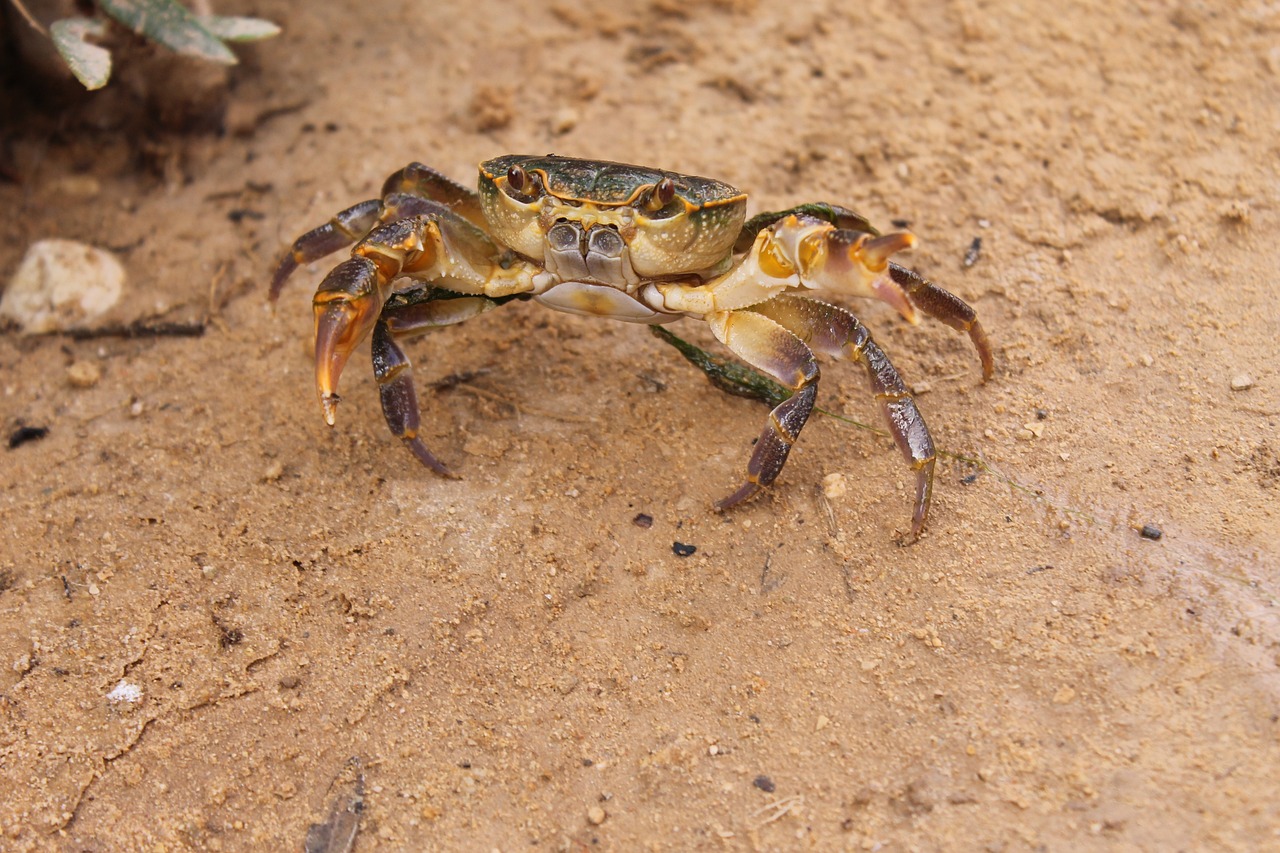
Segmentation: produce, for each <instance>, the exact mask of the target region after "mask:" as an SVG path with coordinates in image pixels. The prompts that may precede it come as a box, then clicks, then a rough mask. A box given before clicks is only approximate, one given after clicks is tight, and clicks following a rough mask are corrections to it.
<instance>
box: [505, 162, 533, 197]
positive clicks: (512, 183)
mask: <svg viewBox="0 0 1280 853" xmlns="http://www.w3.org/2000/svg"><path fill="white" fill-rule="evenodd" d="M528 182H529V173H528V172H526V171H525V170H524V169H521V168H520V167H519V166H512V167H511V168H510V169H507V186H509V187H511V189H513V190H515V191H516V192H521V191H523V190H524V185H525V184H527V183H528Z"/></svg>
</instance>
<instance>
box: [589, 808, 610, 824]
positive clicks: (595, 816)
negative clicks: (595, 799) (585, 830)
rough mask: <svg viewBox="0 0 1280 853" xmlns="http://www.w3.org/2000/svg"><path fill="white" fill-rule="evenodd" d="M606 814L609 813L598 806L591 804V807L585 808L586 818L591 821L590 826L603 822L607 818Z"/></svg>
mask: <svg viewBox="0 0 1280 853" xmlns="http://www.w3.org/2000/svg"><path fill="white" fill-rule="evenodd" d="M608 816H609V813H608V812H606V811H605V810H604V809H602V808H600V807H599V806H592V807H591V808H589V809H587V820H589V821H590V822H591V825H592V826H599V825H600V824H602V823H604V819H605V818H607V817H608Z"/></svg>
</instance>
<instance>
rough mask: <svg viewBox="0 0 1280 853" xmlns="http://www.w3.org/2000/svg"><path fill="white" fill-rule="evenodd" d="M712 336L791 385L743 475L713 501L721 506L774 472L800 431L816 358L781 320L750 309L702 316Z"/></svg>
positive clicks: (813, 393)
mask: <svg viewBox="0 0 1280 853" xmlns="http://www.w3.org/2000/svg"><path fill="white" fill-rule="evenodd" d="M707 323H708V324H709V325H710V326H711V331H712V333H713V334H714V335H715V336H716V338H717V339H718V340H719V341H720V342H721V343H722V344H724V345H725V346H726V347H728V348H729V349H730V350H731V351H732V352H733V354H734V355H736V356H738V357H739V358H741V359H742V360H743V361H745V362H747V363H748V364H750V365H751V366H752V367H755V368H756V369H758V370H762V371H764V372H765V373H767V374H769V375H770V376H772V377H773V378H774V379H777V380H778V381H779V382H781V383H782V384H783V385H785V386H786V387H788V388H791V389H793V390H794V391H795V393H794V394H792V395H791V396H790V397H788V398H787V399H786V400H784V401H782V402H781V403H780V404H778V406H777V407H776V408H774V410H773V411H772V412H770V413H769V423H767V424H766V425H765V428H764V432H762V433H761V434H760V440H759V441H757V442H756V449H755V451H754V452H753V453H752V454H751V460H750V461H749V462H748V463H747V481H746V482H745V483H743V484H742V486H741V487H740V488H739V489H738V490H737V491H736V492H734V493H733V494H731V495H729V496H728V497H726V498H724V499H723V500H721V501H718V502H717V503H716V508H717V509H720V510H725V509H728V508H729V507H731V506H734V505H735V504H739V503H741V502H742V501H745V500H747V499H748V498H750V497H752V496H754V495H755V494H756V493H757V492H759V491H760V489H761V488H763V487H765V486H768V485H769V484H770V483H772V482H773V481H774V480H775V479H777V477H778V473H779V472H780V471H782V466H783V465H784V464H786V461H787V454H789V453H790V452H791V446H792V445H793V444H795V443H796V439H798V438H799V437H800V430H801V429H803V428H804V424H805V421H807V420H808V419H809V413H810V412H811V411H813V401H814V399H815V398H816V397H817V394H818V360H817V359H816V358H814V357H813V353H812V352H811V351H810V350H809V348H808V347H807V346H805V345H804V343H803V342H802V341H801V340H800V339H799V338H797V337H796V336H795V335H793V334H792V333H791V332H789V331H787V330H786V329H785V328H783V327H782V326H781V325H780V324H778V323H775V322H774V321H773V320H771V319H769V318H768V317H765V316H764V315H762V314H756V313H752V312H749V311H721V312H719V313H716V314H712V315H710V316H708V317H707Z"/></svg>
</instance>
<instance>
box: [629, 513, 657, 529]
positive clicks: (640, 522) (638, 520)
mask: <svg viewBox="0 0 1280 853" xmlns="http://www.w3.org/2000/svg"><path fill="white" fill-rule="evenodd" d="M631 523H632V524H634V525H635V526H636V527H640V528H643V529H645V530H648V529H649V528H650V527H653V516H652V515H647V514H645V513H643V512H641V513H637V514H636V517H635V518H633V519H631Z"/></svg>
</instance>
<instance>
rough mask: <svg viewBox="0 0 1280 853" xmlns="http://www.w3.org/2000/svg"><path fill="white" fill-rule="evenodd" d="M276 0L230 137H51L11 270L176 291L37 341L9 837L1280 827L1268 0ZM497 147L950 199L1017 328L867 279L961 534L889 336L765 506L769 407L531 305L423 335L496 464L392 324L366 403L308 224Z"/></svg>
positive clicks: (23, 145)
mask: <svg viewBox="0 0 1280 853" xmlns="http://www.w3.org/2000/svg"><path fill="white" fill-rule="evenodd" d="M228 5H229V6H231V7H233V8H230V9H228V11H240V12H252V13H255V14H258V15H260V16H262V17H266V18H270V19H272V20H274V21H277V22H278V23H280V24H281V25H282V26H283V27H284V32H283V34H282V35H281V36H280V37H279V38H278V39H276V40H274V41H270V42H265V43H262V44H261V45H258V46H255V47H251V48H247V49H241V56H242V59H243V62H242V64H241V65H240V66H239V67H238V68H237V69H235V71H234V72H233V77H232V81H233V89H232V105H231V107H230V113H229V115H228V118H227V122H226V125H225V126H226V132H224V133H221V134H203V135H190V136H179V135H176V134H172V133H166V132H155V131H136V132H135V131H134V130H130V129H128V128H127V127H126V128H117V129H114V130H113V129H103V128H101V127H85V128H75V127H72V126H70V125H68V124H67V123H66V122H63V121H61V120H53V119H49V118H45V119H36V118H33V119H32V120H31V121H30V122H29V123H27V122H24V126H23V127H21V128H19V127H16V126H12V125H11V126H9V127H7V128H6V129H5V142H4V146H3V149H2V156H3V161H4V169H3V173H2V174H0V209H3V211H4V212H5V213H4V215H3V216H0V235H2V237H3V239H0V270H3V271H4V273H5V275H6V276H7V275H8V273H9V272H10V271H11V270H12V269H13V268H15V267H16V265H17V262H18V260H19V259H20V257H21V255H22V253H23V252H24V251H25V248H26V247H27V246H28V245H29V244H30V243H31V242H32V241H34V240H36V239H39V238H43V237H55V236H56V237H68V238H74V239H80V240H84V241H87V242H90V243H94V244H96V245H100V246H105V247H108V248H112V249H114V250H115V251H117V252H118V253H119V254H120V256H121V257H122V259H123V261H124V262H125V264H126V267H127V268H128V271H129V275H130V292H129V296H128V299H127V303H128V304H126V305H123V306H121V307H120V309H118V315H119V316H115V317H114V318H109V319H110V320H111V322H115V323H121V324H125V326H126V327H128V326H129V324H138V323H140V324H142V325H143V326H146V327H153V328H152V332H153V333H149V334H141V335H134V336H127V335H122V334H108V335H100V336H96V337H89V338H73V337H71V336H66V335H51V336H42V337H36V338H31V337H25V336H22V335H20V334H18V333H17V332H16V331H14V330H12V329H10V330H8V331H6V332H4V333H3V334H0V425H2V426H3V428H4V430H5V434H4V436H3V438H6V439H8V442H7V443H6V444H4V445H3V446H0V790H4V791H5V792H6V793H5V794H4V796H3V797H0V847H3V848H4V849H6V850H28V849H32V850H42V849H62V850H77V851H80V850H115V849H154V850H185V849H193V850H253V849H263V850H267V849H271V850H279V849H300V848H301V847H302V846H303V844H304V840H305V839H307V838H308V829H309V827H311V826H312V825H313V824H324V823H325V822H326V821H329V820H330V818H335V817H336V820H334V821H333V824H332V826H331V828H330V830H313V831H312V832H311V837H312V843H313V846H318V845H320V844H321V842H322V841H324V840H325V839H326V838H327V839H328V840H329V842H330V843H331V846H332V847H334V849H342V848H341V844H342V843H344V842H343V841H342V839H343V838H345V837H347V836H345V835H344V828H345V830H347V831H349V830H350V829H351V828H352V826H354V827H355V829H356V832H357V835H356V841H355V844H356V849H359V850H432V849H438V850H449V849H457V850H462V849H486V850H487V849H499V850H544V849H545V850H587V849H601V850H635V849H654V850H700V849H730V850H755V849H760V850H783V849H800V848H812V849H820V850H831V849H842V848H851V849H889V850H911V849H923V850H930V849H952V850H956V849H990V850H1021V849H1047V850H1065V849H1071V850H1087V849H1125V850H1129V849H1135V850H1136V849H1174V848H1186V849H1231V850H1257V849H1263V848H1266V847H1271V846H1274V845H1277V844H1280V836H1278V833H1280V818H1278V817H1277V813H1276V803H1277V802H1280V776H1277V773H1276V770H1275V768H1276V767H1277V766H1280V722H1278V719H1280V717H1278V715H1280V612H1278V611H1277V604H1276V601H1277V598H1278V597H1280V561H1278V559H1277V555H1278V554H1280V547H1278V545H1277V535H1278V534H1280V522H1278V520H1277V507H1278V506H1280V461H1278V459H1280V432H1278V431H1277V424H1278V423H1280V373H1278V371H1277V364H1280V358H1278V356H1280V352H1278V351H1280V346H1278V345H1277V341H1278V340H1280V293H1278V291H1277V284H1276V270H1277V269H1280V249H1277V246H1280V212H1278V210H1277V199H1278V198H1280V174H1278V167H1280V146H1278V145H1277V139H1280V52H1278V51H1280V48H1277V47H1276V44H1277V37H1278V36H1280V11H1278V10H1277V8H1276V6H1275V4H1265V3H1256V2H1232V0H1227V2H1217V3H1200V2H1194V0H1186V2H1156V0H1148V1H1146V2H1131V3H1123V4H1119V5H1116V4H1114V3H1106V2H1101V0H1077V1H1076V2H1071V3H1067V4H1058V5H1056V6H1055V7H1054V8H1053V10H1052V13H1050V12H1049V10H1048V7H1042V4H1034V3H1032V4H1028V3H1017V2H1012V0H953V2H942V0H919V1H918V2H906V3H890V2H887V0H868V2H862V3H858V4H847V3H839V2H835V0H825V1H824V0H819V2H815V3H808V4H806V3H801V4H796V3H781V2H770V1H769V0H759V2H752V0H713V1H708V0H692V2H682V3H676V2H670V0H654V2H643V3H637V4H631V5H625V6H623V5H617V4H591V3H571V2H547V3H542V2H534V0H516V2H496V0H476V1H475V2H472V3H467V4H460V3H459V4H434V6H433V7H428V4H413V3H401V2H392V0H364V2H361V3H351V2H335V3H326V4H308V5H306V6H305V7H303V6H299V5H298V4H289V3H284V2H278V0H262V2H258V3H256V4H253V5H252V7H249V6H248V5H245V4H228ZM507 152H528V153H546V152H555V153H558V154H566V155H574V156H582V157H593V158H601V159H610V160H619V161H624V162H639V163H645V164H652V165H656V166H660V167H663V168H667V169H672V170H677V171H681V172H686V173H692V174H700V175H708V176H714V177H716V178H719V179H722V180H725V181H727V182H729V183H731V184H733V185H735V186H738V187H740V188H742V189H744V190H745V191H747V192H749V193H750V194H751V197H752V211H753V212H754V211H759V210H771V209H773V210H776V209H779V208H782V207H785V206H788V205H791V204H794V203H797V202H801V201H812V200H826V201H831V202H834V203H838V204H844V205H847V206H850V207H853V208H855V209H857V210H859V211H861V212H862V213H864V214H866V215H867V216H868V217H870V218H871V219H872V220H873V221H875V222H878V223H882V224H885V225H886V226H888V223H891V222H895V221H896V222H898V223H906V224H907V225H909V227H910V228H911V229H912V230H913V231H914V232H915V233H916V234H917V235H918V237H919V240H920V242H919V245H918V247H917V249H916V250H915V251H914V252H913V253H912V254H911V255H910V256H909V260H908V262H909V263H910V264H911V265H912V266H913V267H914V268H915V269H917V270H919V271H920V272H921V273H922V274H924V275H926V276H928V277H930V278H931V279H932V280H934V281H936V282H937V283H939V284H940V285H942V286H944V287H947V288H948V289H950V290H952V291H954V292H955V293H956V294H958V295H959V296H961V297H962V298H963V299H965V300H967V301H968V302H969V303H970V304H971V305H973V306H974V307H975V309H976V310H977V311H978V314H979V316H980V317H981V320H982V323H983V324H984V326H985V328H986V329H987V331H988V333H989V335H990V337H991V340H992V342H993V344H994V348H995V353H996V374H995V376H994V378H993V379H992V380H991V381H989V382H985V383H984V382H983V381H982V379H981V372H980V369H979V366H978V363H977V358H976V356H975V354H974V352H973V350H972V347H971V346H970V344H969V342H968V340H967V338H966V337H965V336H964V335H962V334H957V333H955V332H954V331H952V330H951V329H948V328H947V327H945V326H943V325H942V324H940V323H937V322H933V321H930V320H928V319H925V320H924V321H923V322H921V323H920V324H919V325H918V326H911V325H908V324H906V323H905V322H904V321H902V320H901V319H900V318H898V317H897V316H896V315H895V314H894V313H893V312H892V310H891V309H889V308H888V307H887V306H883V305H879V304H867V303H856V304H851V305H850V306H849V307H851V308H853V309H854V310H856V311H857V312H858V314H859V316H860V317H862V319H863V320H864V321H865V322H866V323H867V324H868V326H869V327H870V328H871V329H872V330H873V331H874V334H875V335H876V339H877V340H878V341H879V343H880V345H881V346H882V347H883V349H884V350H885V351H886V352H887V353H888V354H889V355H890V357H891V358H892V359H893V361H894V363H895V364H896V365H897V366H898V368H899V370H900V371H901V373H902V375H903V376H904V377H905V379H906V381H907V382H908V383H909V385H910V386H911V387H912V388H913V389H914V391H915V393H916V397H917V400H918V402H919V405H920V407H921V410H922V411H923V413H924V415H925V417H926V418H927V420H928V424H929V427H930V429H931V430H932V432H933V435H934V437H935V439H936V441H937V443H938V445H939V447H940V448H941V449H942V451H943V455H942V456H941V458H940V461H939V465H938V471H937V483H936V488H935V490H934V504H933V512H932V516H931V520H930V524H929V528H928V530H927V532H926V534H925V536H924V537H923V538H922V539H921V540H920V541H918V542H916V543H915V544H912V545H909V546H905V547H904V546H902V545H900V544H898V543H899V539H900V538H901V536H902V534H903V533H905V532H906V531H907V529H908V527H909V525H910V517H911V499H912V488H913V486H912V475H911V472H910V471H909V470H908V469H907V467H906V466H905V465H904V463H903V461H902V458H901V457H900V456H899V455H898V453H897V451H896V450H895V448H894V447H893V444H892V441H891V440H890V439H889V438H887V437H885V435H884V434H883V433H878V432H874V431H870V430H867V429H862V428H860V427H859V424H863V425H871V426H874V427H878V426H879V424H880V422H879V417H880V416H879V414H878V413H877V409H876V407H875V404H874V401H873V400H872V399H871V396H870V393H869V391H868V389H867V385H866V381H865V380H866V378H865V375H864V374H863V373H862V372H861V371H860V369H859V368H858V367H857V366H856V365H848V364H827V365H824V374H823V379H822V385H821V392H820V395H819V406H821V407H822V408H823V409H824V410H826V411H827V412H830V413H833V414H835V415H840V416H842V417H843V418H844V419H841V418H837V417H833V416H829V415H819V416H816V417H815V419H814V420H812V421H811V423H810V425H809V426H808V427H807V429H806V430H805V433H804V436H803V438H802V440H801V441H800V443H799V445H798V446H797V448H796V450H795V451H794V453H793V454H792V457H791V460H790V462H789V463H788V465H787V468H786V470H785V471H784V472H783V474H782V476H781V478H780V479H779V481H778V482H777V484H776V485H775V487H774V488H773V489H772V490H770V491H769V492H768V493H767V494H766V495H764V496H763V497H761V498H760V499H758V500H755V501H754V502H752V503H750V504H749V505H746V506H743V507H741V508H738V509H735V510H733V511H732V512H729V513H724V514H720V513H716V512H714V511H713V509H712V505H713V502H714V501H715V499H717V498H719V497H722V496H723V495H725V494H727V493H728V492H729V491H731V490H732V489H733V488H735V487H736V486H737V484H738V483H739V478H740V476H741V475H742V472H743V468H744V465H745V460H746V457H747V456H748V455H749V453H750V447H751V442H752V440H753V439H754V438H755V436H757V435H758V434H759V430H760V429H761V426H762V424H763V423H764V418H765V417H766V410H765V409H764V408H763V407H761V406H760V404H759V403H758V402H754V401H751V400H745V399H741V398H738V397H732V396H728V395H725V394H723V393H721V392H720V391H718V390H717V389H715V388H713V387H712V386H711V385H709V384H708V382H707V381H706V379H705V378H704V377H703V376H702V375H701V374H700V373H698V372H697V371H696V370H694V369H693V368H691V367H690V366H689V365H688V364H686V363H685V362H684V361H683V359H681V358H680V357H679V355H678V354H677V353H676V352H675V351H674V350H672V349H670V348H669V347H668V346H666V345H665V344H663V343H662V342H661V341H659V340H657V339H655V338H653V337H652V336H650V335H649V333H648V332H647V330H646V329H644V328H643V327H637V326H632V325H628V324H622V323H610V322H606V321H593V320H589V319H585V318H581V317H576V316H570V315H565V314H557V313H554V312H551V311H548V310H546V309H543V308H539V307H538V306H535V305H530V304H520V303H517V304H511V305H507V306H504V307H503V308H502V309H501V310H497V311H493V312H491V313H489V314H486V315H485V316H483V317H480V318H478V319H476V320H474V321H472V322H469V323H467V324H464V325H460V326H456V327H451V328H448V329H442V330H440V331H439V332H437V333H434V334H431V335H428V336H426V337H424V338H422V339H419V340H415V341H414V342H413V343H412V344H411V345H410V347H409V354H410V356H411V357H412V358H413V360H414V364H415V367H414V369H415V375H416V378H417V381H418V383H419V385H420V387H421V389H422V395H421V405H422V410H423V423H424V426H423V435H424V437H425V438H426V440H427V441H428V443H429V444H430V446H431V447H432V448H433V449H434V451H435V452H436V453H437V455H438V456H440V457H441V458H442V459H444V460H446V461H447V462H448V463H449V464H450V465H451V466H452V467H453V468H454V469H455V470H456V471H457V472H458V474H460V475H461V478H460V479H458V480H453V481H451V480H445V479H442V478H440V477H437V476H435V475H433V474H432V473H431V472H429V471H427V470H426V469H425V468H423V467H422V466H421V465H419V464H418V463H417V462H416V461H414V460H413V458H412V457H411V456H410V455H409V454H408V453H407V452H406V451H405V449H404V448H403V447H402V446H401V444H400V442H399V441H397V440H396V439H395V438H393V437H392V436H390V435H389V434H388V432H387V429H386V427H385V424H384V423H383V419H382V415H381V413H380V411H379V407H378V402H377V390H376V385H375V383H374V381H373V379H372V376H371V374H370V372H369V371H368V370H367V369H366V368H365V367H364V365H365V364H366V363H367V362H366V359H367V355H366V354H365V353H366V352H367V350H365V351H362V352H361V353H360V354H358V355H357V356H356V358H355V359H354V360H353V364H352V367H351V368H350V369H349V370H348V371H347V373H346V374H345V376H344V377H343V381H344V400H343V405H342V408H341V410H340V417H339V420H338V424H337V426H336V427H335V428H332V429H331V428H329V427H327V426H326V425H325V424H324V422H323V421H322V419H321V417H320V411H319V407H318V405H317V403H316V400H315V398H314V392H313V389H312V379H311V367H310V365H309V359H310V354H309V344H308V336H309V334H310V330H311V322H312V321H311V309H310V292H311V291H312V290H313V289H314V287H315V285H316V284H317V283H318V282H319V280H320V278H321V277H322V276H323V274H324V271H325V270H326V269H327V268H328V265H329V264H330V263H331V261H329V260H326V261H324V262H321V263H318V264H315V265H311V266H308V267H304V268H302V269H301V270H299V272H298V273H297V274H296V275H295V276H294V278H293V279H292V280H291V281H290V283H289V285H288V287H287V288H286V290H285V291H284V294H283V296H282V297H281V299H280V302H279V305H278V306H277V308H276V310H274V311H273V310H272V309H271V307H270V306H269V305H268V304H267V300H266V287H267V282H268V280H269V276H270V270H271V269H272V268H273V266H274V264H275V262H276V260H277V259H278V258H279V256H280V253H281V252H282V251H283V250H284V248H285V247H286V246H287V245H288V243H289V242H290V241H291V240H292V239H293V237H294V236H295V235H297V234H298V233H300V232H302V231H304V230H306V229H307V228H310V227H312V226H314V225H316V224H319V223H321V222H323V221H324V220H325V219H326V218H327V217H328V216H329V215H330V214H331V213H333V212H334V211H337V210H339V209H341V208H343V207H346V206H347V205H349V204H352V203H354V202H356V201H359V200H361V199H365V198H369V197H372V196H374V195H376V193H377V191H378V188H379V187H380V186H381V182H382V180H383V178H384V177H385V176H386V175H387V174H389V173H390V172H392V171H394V170H395V169H397V168H399V167H400V166H402V165H404V164H405V163H407V162H410V161H413V160H420V161H423V162H426V163H428V164H430V165H432V166H434V167H436V168H438V169H440V170H441V171H443V172H445V173H446V174H448V175H450V176H452V177H454V178H456V179H458V180H461V181H470V180H471V179H472V176H473V175H474V173H475V165H476V163H478V162H479V161H481V160H484V159H487V158H489V157H492V156H496V155H498V154H501V153H507ZM979 241H980V242H979ZM337 257H338V256H334V259H332V262H336V259H337ZM906 257H907V256H904V258H906ZM192 324H195V325H196V326H197V327H202V328H203V334H201V335H194V334H190V333H189V332H190V331H191V325H192ZM166 328H167V329H169V330H170V331H173V330H178V331H179V332H180V333H177V334H173V333H170V334H157V333H154V332H155V330H156V329H161V330H163V329H166ZM672 329H673V330H674V331H676V332H678V333H680V334H681V335H682V336H684V337H687V338H689V339H691V340H694V341H696V342H698V343H700V344H702V345H704V346H708V347H710V346H711V343H712V339H711V337H710V335H709V334H708V333H707V331H706V329H705V328H702V329H700V328H696V327H695V326H694V324H692V323H691V322H688V321H686V322H684V323H681V324H677V325H676V326H673V327H672ZM135 330H136V328H135ZM183 330H185V331H186V332H188V333H181V332H183ZM46 431H47V432H46ZM1148 528H1150V529H1148ZM1144 530H1145V535H1144ZM1157 531H1158V533H1159V538H1155V536H1154V535H1152V534H1153V532H1157Z"/></svg>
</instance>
